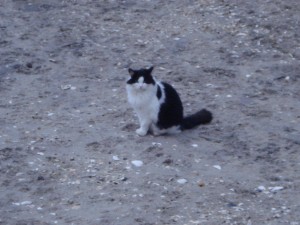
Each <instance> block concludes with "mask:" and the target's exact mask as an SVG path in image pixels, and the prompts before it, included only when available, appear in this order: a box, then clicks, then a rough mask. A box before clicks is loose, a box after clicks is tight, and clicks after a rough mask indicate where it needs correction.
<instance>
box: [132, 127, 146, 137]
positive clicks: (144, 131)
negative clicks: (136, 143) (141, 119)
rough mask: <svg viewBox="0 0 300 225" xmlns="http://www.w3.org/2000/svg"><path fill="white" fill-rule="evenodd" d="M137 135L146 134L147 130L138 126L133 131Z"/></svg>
mask: <svg viewBox="0 0 300 225" xmlns="http://www.w3.org/2000/svg"><path fill="white" fill-rule="evenodd" d="M135 132H136V133H137V134H138V135H139V136H145V135H146V134H147V131H146V130H144V129H142V128H139V129H137V130H136V131H135Z"/></svg>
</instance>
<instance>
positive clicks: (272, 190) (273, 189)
mask: <svg viewBox="0 0 300 225" xmlns="http://www.w3.org/2000/svg"><path fill="white" fill-rule="evenodd" d="M268 189H269V190H270V191H271V192H278V191H281V190H283V189H284V187H281V186H276V187H269V188H268Z"/></svg>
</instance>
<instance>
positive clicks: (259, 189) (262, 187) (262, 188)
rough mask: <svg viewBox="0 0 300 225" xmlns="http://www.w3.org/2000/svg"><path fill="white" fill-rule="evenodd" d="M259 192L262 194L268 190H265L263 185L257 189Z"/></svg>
mask: <svg viewBox="0 0 300 225" xmlns="http://www.w3.org/2000/svg"><path fill="white" fill-rule="evenodd" d="M257 190H258V191H260V192H262V191H265V190H266V188H265V187H264V186H262V185H261V186H258V187H257Z"/></svg>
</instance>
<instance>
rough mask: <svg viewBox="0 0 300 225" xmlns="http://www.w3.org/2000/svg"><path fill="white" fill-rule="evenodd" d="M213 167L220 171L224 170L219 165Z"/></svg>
mask: <svg viewBox="0 0 300 225" xmlns="http://www.w3.org/2000/svg"><path fill="white" fill-rule="evenodd" d="M213 167H214V168H216V169H218V170H221V169H222V167H221V166H219V165H214V166H213Z"/></svg>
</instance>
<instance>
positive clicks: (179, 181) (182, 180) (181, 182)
mask: <svg viewBox="0 0 300 225" xmlns="http://www.w3.org/2000/svg"><path fill="white" fill-rule="evenodd" d="M177 183H179V184H185V183H187V180H186V179H184V178H181V179H178V180H177Z"/></svg>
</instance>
